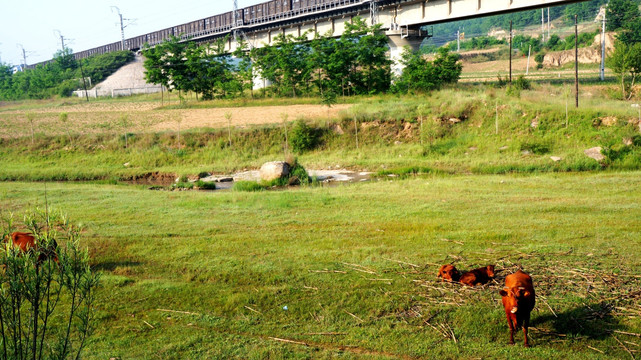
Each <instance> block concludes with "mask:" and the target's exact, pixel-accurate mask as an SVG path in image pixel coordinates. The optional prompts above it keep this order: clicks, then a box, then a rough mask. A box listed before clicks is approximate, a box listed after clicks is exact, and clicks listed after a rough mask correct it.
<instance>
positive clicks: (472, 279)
mask: <svg viewBox="0 0 641 360" xmlns="http://www.w3.org/2000/svg"><path fill="white" fill-rule="evenodd" d="M492 278H494V265H488V266H486V267H482V268H478V269H474V270H470V271H468V272H466V273H465V274H463V275H461V280H460V281H461V284H465V285H468V286H476V285H485V284H487V283H488V282H490V280H491V279H492Z"/></svg>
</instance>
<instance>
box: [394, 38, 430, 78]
mask: <svg viewBox="0 0 641 360" xmlns="http://www.w3.org/2000/svg"><path fill="white" fill-rule="evenodd" d="M385 35H387V44H388V45H389V47H390V60H392V77H397V76H401V75H402V74H403V68H404V66H403V64H402V63H401V60H402V59H403V52H405V47H409V48H410V49H411V50H412V51H418V50H419V49H420V48H421V43H423V39H425V38H426V37H428V35H427V34H426V33H424V32H421V31H420V30H411V29H407V28H405V27H402V26H401V27H399V28H398V29H396V30H388V31H386V32H385Z"/></svg>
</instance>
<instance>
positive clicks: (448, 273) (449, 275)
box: [436, 264, 461, 281]
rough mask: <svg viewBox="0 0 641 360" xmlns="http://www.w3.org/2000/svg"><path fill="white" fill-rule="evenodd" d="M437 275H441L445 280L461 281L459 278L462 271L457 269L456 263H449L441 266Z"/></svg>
mask: <svg viewBox="0 0 641 360" xmlns="http://www.w3.org/2000/svg"><path fill="white" fill-rule="evenodd" d="M436 277H440V278H441V280H443V281H459V279H460V278H461V273H459V271H458V270H456V268H455V267H454V265H452V264H447V265H443V266H441V268H440V269H439V270H438V275H436Z"/></svg>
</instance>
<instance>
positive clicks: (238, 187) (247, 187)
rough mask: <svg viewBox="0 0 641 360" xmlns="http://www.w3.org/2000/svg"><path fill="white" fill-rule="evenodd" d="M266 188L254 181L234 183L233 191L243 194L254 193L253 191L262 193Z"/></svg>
mask: <svg viewBox="0 0 641 360" xmlns="http://www.w3.org/2000/svg"><path fill="white" fill-rule="evenodd" d="M266 188H267V187H266V186H265V185H262V184H259V183H257V182H255V181H236V182H234V187H233V189H234V191H245V192H254V191H264V190H266Z"/></svg>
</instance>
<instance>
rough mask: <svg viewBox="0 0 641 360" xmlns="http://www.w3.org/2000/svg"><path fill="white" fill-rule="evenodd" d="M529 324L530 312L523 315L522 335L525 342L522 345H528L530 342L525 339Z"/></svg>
mask: <svg viewBox="0 0 641 360" xmlns="http://www.w3.org/2000/svg"><path fill="white" fill-rule="evenodd" d="M528 326H530V314H527V315H525V318H524V319H523V337H524V338H525V343H524V344H523V346H525V347H530V344H529V343H528V341H527V328H528Z"/></svg>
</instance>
